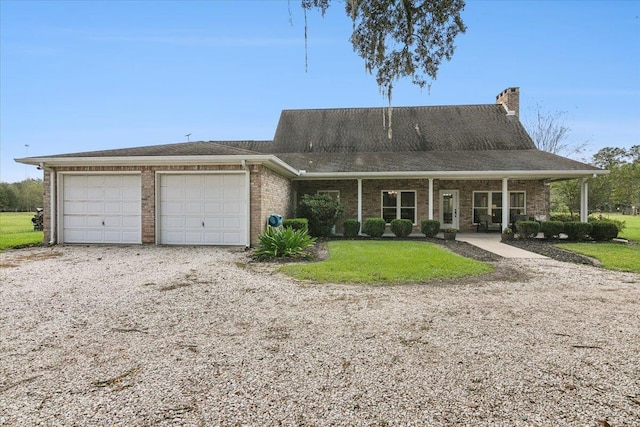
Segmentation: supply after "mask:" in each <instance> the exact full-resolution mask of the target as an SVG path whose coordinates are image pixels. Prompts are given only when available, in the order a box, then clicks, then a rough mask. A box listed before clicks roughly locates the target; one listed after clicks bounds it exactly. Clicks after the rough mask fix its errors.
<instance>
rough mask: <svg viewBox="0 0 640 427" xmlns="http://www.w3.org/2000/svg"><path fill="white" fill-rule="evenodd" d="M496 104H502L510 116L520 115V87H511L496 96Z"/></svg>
mask: <svg viewBox="0 0 640 427" xmlns="http://www.w3.org/2000/svg"><path fill="white" fill-rule="evenodd" d="M496 104H502V105H503V106H504V108H505V109H506V110H507V115H508V116H516V117H520V88H519V87H510V88H507V89H505V90H503V91H502V92H500V93H499V94H498V96H496Z"/></svg>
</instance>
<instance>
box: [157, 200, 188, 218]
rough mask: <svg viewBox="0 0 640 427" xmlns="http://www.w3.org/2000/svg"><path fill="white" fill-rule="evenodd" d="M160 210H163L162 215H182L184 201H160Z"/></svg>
mask: <svg viewBox="0 0 640 427" xmlns="http://www.w3.org/2000/svg"><path fill="white" fill-rule="evenodd" d="M160 210H161V211H162V212H164V215H184V203H183V202H162V203H160Z"/></svg>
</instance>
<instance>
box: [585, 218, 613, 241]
mask: <svg viewBox="0 0 640 427" xmlns="http://www.w3.org/2000/svg"><path fill="white" fill-rule="evenodd" d="M590 224H591V232H590V233H589V235H590V236H591V238H592V239H593V240H598V241H606V240H611V239H615V238H616V237H618V226H617V225H616V224H615V223H613V222H611V221H593V222H591V223H590Z"/></svg>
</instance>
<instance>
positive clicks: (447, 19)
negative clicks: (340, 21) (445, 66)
mask: <svg viewBox="0 0 640 427" xmlns="http://www.w3.org/2000/svg"><path fill="white" fill-rule="evenodd" d="M301 1H302V8H303V10H304V11H305V38H306V35H307V28H306V11H307V10H310V9H317V10H320V12H321V13H322V14H323V15H324V13H325V12H326V10H327V9H328V8H329V6H330V3H331V0H301ZM464 6H465V2H464V0H402V1H394V0H346V2H345V11H346V13H347V15H348V16H349V17H350V18H351V21H352V22H353V33H352V35H351V43H352V45H353V49H354V50H355V51H356V52H357V53H358V55H359V56H360V57H362V58H363V59H364V62H365V68H366V70H367V71H368V72H369V73H373V72H374V71H375V73H376V81H377V83H378V87H379V88H380V90H381V92H383V93H384V94H385V95H386V97H387V99H388V100H389V104H391V94H392V91H393V83H394V81H396V80H397V79H399V78H404V77H411V79H412V81H413V83H415V84H417V85H418V86H420V87H421V88H423V87H425V86H427V87H429V86H430V85H431V83H430V82H429V81H432V80H435V79H436V77H437V75H438V69H439V67H440V64H441V63H442V61H443V60H445V59H446V60H450V59H451V57H452V56H453V52H454V49H455V46H454V44H453V42H454V40H455V38H456V36H457V35H458V34H460V33H464V32H465V31H466V27H465V25H464V23H463V21H462V17H461V12H462V10H463V9H464Z"/></svg>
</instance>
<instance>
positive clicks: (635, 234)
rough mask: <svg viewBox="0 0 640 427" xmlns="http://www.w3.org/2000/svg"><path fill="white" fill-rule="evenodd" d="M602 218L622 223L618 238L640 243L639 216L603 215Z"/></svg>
mask: <svg viewBox="0 0 640 427" xmlns="http://www.w3.org/2000/svg"><path fill="white" fill-rule="evenodd" d="M602 216H603V217H604V218H611V219H616V220H618V221H624V224H625V227H624V230H622V231H621V232H620V234H619V236H618V237H622V238H624V239H627V240H635V241H636V242H640V215H636V216H632V215H620V214H610V215H607V214H604V215H602Z"/></svg>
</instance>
